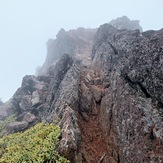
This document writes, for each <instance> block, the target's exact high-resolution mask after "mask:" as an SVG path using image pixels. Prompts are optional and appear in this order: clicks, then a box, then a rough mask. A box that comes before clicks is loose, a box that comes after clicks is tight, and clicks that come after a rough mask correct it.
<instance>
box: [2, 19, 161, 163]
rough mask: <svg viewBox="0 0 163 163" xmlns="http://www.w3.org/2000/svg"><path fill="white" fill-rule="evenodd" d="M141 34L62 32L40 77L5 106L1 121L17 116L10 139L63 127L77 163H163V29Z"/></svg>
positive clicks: (63, 143)
mask: <svg viewBox="0 0 163 163" xmlns="http://www.w3.org/2000/svg"><path fill="white" fill-rule="evenodd" d="M134 23H135V22H134ZM125 26H126V24H125ZM135 28H136V30H129V29H123V27H122V28H118V29H117V28H115V27H113V26H112V25H110V24H104V25H102V26H100V27H99V29H98V30H97V32H96V30H90V29H87V30H86V29H78V30H72V31H69V32H65V31H64V30H61V31H60V32H59V33H58V35H57V39H56V40H51V41H49V43H48V55H47V59H46V61H45V63H44V65H43V67H42V70H41V71H40V74H39V75H38V76H37V77H36V76H25V77H24V79H23V82H22V86H21V87H20V88H19V89H18V90H17V92H16V93H15V94H14V96H13V98H12V99H10V101H8V103H7V104H4V105H3V106H2V107H1V108H0V115H1V116H0V120H1V121H2V120H4V119H5V117H6V116H8V115H11V114H16V119H15V121H14V122H12V123H10V124H8V125H6V130H5V131H4V132H3V134H9V133H13V132H17V131H23V130H25V129H27V128H29V127H31V126H33V125H35V124H36V123H38V122H40V121H46V122H52V123H56V121H58V122H59V125H60V127H61V128H62V135H61V140H60V145H59V147H58V151H59V152H60V153H61V154H62V155H64V156H66V157H67V158H69V159H70V160H71V162H77V163H97V162H98V163H105V162H106V163H108V162H109V163H131V162H134V163H138V162H145V163H149V162H158V163H159V162H160V163H161V162H163V126H162V116H163V111H162V110H163V96H162V91H163V85H162V82H163V78H162V75H163V69H162V66H163V30H159V31H147V32H143V33H141V32H140V31H139V30H137V27H135ZM135 28H134V29H135ZM95 32H96V33H95ZM93 38H94V39H93ZM62 53H68V54H64V55H62V56H61V54H62ZM90 57H91V60H90ZM56 60H58V61H56ZM55 62H56V63H55ZM2 108H3V109H2ZM1 110H3V111H1ZM1 113H2V114H1Z"/></svg>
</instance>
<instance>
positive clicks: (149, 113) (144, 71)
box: [92, 24, 163, 162]
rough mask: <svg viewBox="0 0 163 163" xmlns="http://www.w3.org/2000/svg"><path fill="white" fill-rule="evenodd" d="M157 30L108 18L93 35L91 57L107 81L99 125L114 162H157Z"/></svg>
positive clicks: (160, 133)
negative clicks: (109, 21) (125, 25)
mask: <svg viewBox="0 0 163 163" xmlns="http://www.w3.org/2000/svg"><path fill="white" fill-rule="evenodd" d="M162 36H163V31H162V30H159V31H147V32H144V33H142V34H141V33H140V32H139V31H138V30H134V31H131V30H117V29H115V28H114V27H112V26H110V25H108V24H105V25H102V26H101V27H100V28H99V30H98V31H97V34H96V36H95V43H94V49H93V52H94V53H93V54H92V59H93V62H94V64H95V65H98V68H99V70H98V71H100V74H101V79H102V81H103V83H105V82H106V81H109V84H108V85H109V87H108V88H107V89H106V91H105V92H106V94H105V96H104V97H103V98H102V101H101V104H100V105H101V110H100V117H101V121H100V125H101V129H102V131H103V132H104V135H103V136H104V138H105V140H106V143H107V144H108V150H110V149H111V151H112V157H113V159H114V162H163V157H162V147H163V146H162V141H163V126H162V112H161V109H160V108H161V107H162V98H161V93H160V91H161V90H162V81H163V80H162V78H161V76H162V75H161V74H162V70H161V67H162V64H163V61H162V59H161V56H162V53H163V51H162V48H161V47H162V41H163V39H162V38H163V37H162ZM96 69H97V66H96ZM160 75H161V76H160ZM108 79H109V80H108ZM103 83H102V85H103ZM115 153H116V154H115Z"/></svg>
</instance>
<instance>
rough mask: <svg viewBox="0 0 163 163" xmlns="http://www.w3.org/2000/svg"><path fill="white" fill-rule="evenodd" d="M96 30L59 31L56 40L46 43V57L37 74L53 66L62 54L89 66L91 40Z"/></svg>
mask: <svg viewBox="0 0 163 163" xmlns="http://www.w3.org/2000/svg"><path fill="white" fill-rule="evenodd" d="M95 33H96V29H89V28H88V29H85V28H82V27H80V28H77V29H76V30H75V29H73V30H69V31H65V30H64V29H61V30H60V31H59V32H58V34H57V35H56V39H55V40H53V39H50V40H48V42H47V56H46V60H45V63H44V64H43V66H42V68H41V69H40V72H39V74H44V73H46V70H47V69H48V67H49V66H51V65H53V64H55V63H56V62H57V61H58V59H59V58H60V57H61V56H62V55H63V54H69V55H71V56H73V57H75V58H78V59H80V60H81V61H82V62H83V64H85V65H88V64H90V56H91V50H92V45H93V38H94V35H95Z"/></svg>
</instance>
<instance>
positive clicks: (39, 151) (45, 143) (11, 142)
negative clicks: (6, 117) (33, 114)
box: [0, 123, 70, 163]
mask: <svg viewBox="0 0 163 163" xmlns="http://www.w3.org/2000/svg"><path fill="white" fill-rule="evenodd" d="M60 134H61V130H60V128H59V126H57V125H56V126H54V125H53V124H47V125H45V124H43V123H39V124H37V125H36V126H34V127H32V128H30V129H28V130H26V131H25V132H21V133H15V134H11V135H8V136H5V137H3V138H1V139H0V163H45V162H46V163H70V162H69V161H68V160H67V159H66V158H64V157H62V156H60V155H59V154H58V153H57V152H56V151H55V148H56V146H57V145H58V143H59V136H60Z"/></svg>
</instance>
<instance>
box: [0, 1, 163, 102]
mask: <svg viewBox="0 0 163 163" xmlns="http://www.w3.org/2000/svg"><path fill="white" fill-rule="evenodd" d="M162 7H163V0H112V1H111V0H0V97H1V98H2V100H4V101H6V100H8V99H9V98H10V97H11V96H12V95H13V93H14V92H15V91H16V89H17V88H18V87H19V86H20V84H21V81H22V77H23V76H25V75H26V74H34V73H35V68H36V67H37V66H39V65H42V64H43V62H44V60H45V56H46V41H47V40H48V39H49V38H55V35H56V34H57V32H58V31H59V29H60V28H64V29H66V30H68V29H72V28H77V27H91V28H95V27H98V26H99V25H101V24H103V23H106V22H109V21H110V20H111V19H114V18H116V17H120V16H123V15H126V16H128V17H129V18H130V19H138V20H140V24H141V25H142V27H143V29H144V30H147V29H160V28H163V9H162Z"/></svg>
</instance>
